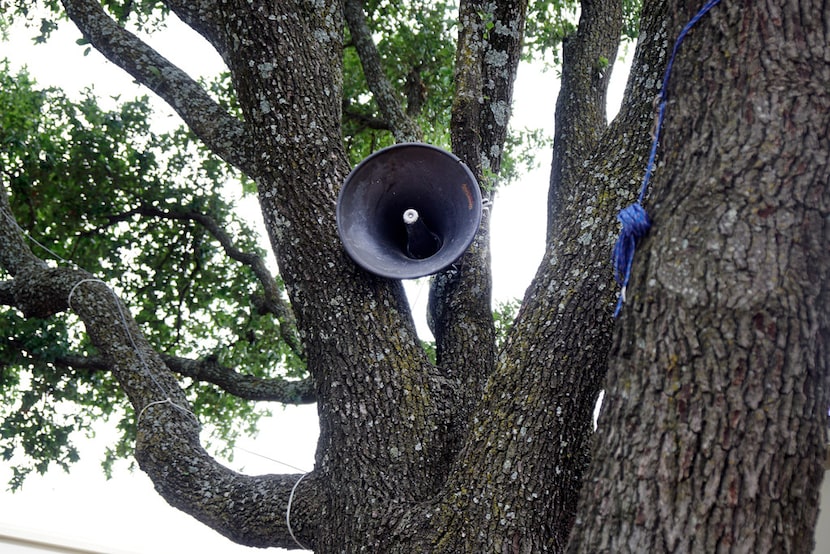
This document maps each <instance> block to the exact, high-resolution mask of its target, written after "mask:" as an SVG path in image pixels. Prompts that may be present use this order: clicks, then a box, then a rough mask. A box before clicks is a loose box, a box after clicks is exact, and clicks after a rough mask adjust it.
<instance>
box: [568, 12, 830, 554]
mask: <svg viewBox="0 0 830 554" xmlns="http://www.w3.org/2000/svg"><path fill="white" fill-rule="evenodd" d="M698 4H699V3H698V2H684V3H682V8H681V9H679V10H677V12H676V13H675V14H674V18H675V20H674V24H673V25H671V26H670V29H671V30H672V31H671V32H670V33H669V35H670V36H676V35H677V32H678V30H679V29H680V27H681V26H682V25H683V24H684V23H685V22H686V21H687V20H688V19H689V18H690V16H691V15H692V14H694V12H695V11H696V10H697V9H698V8H699V7H700V6H699V5H698ZM822 14H823V16H822ZM827 15H828V5H827V3H825V2H822V1H812V2H810V1H802V2H796V1H788V2H772V1H770V2H762V3H752V4H747V5H739V4H737V3H733V2H723V3H722V4H720V5H719V6H717V7H716V8H714V9H713V10H712V11H711V12H710V13H709V15H707V16H706V17H705V18H704V19H702V20H701V21H700V22H699V23H698V25H697V26H696V27H695V28H694V29H693V31H692V32H691V33H690V34H689V36H688V38H687V39H686V41H685V42H684V43H683V45H682V47H681V48H680V51H679V55H678V58H677V60H676V63H675V66H674V73H673V75H672V81H671V86H670V88H669V91H668V99H669V105H668V110H667V118H666V123H665V127H664V130H663V135H662V136H663V140H662V144H661V149H660V155H659V156H660V160H661V163H660V165H659V168H658V170H657V172H656V174H655V179H654V180H653V181H652V185H651V187H652V190H651V196H650V199H649V202H648V204H649V205H650V206H649V212H650V213H651V215H652V219H653V227H652V230H651V234H650V236H649V237H648V238H647V239H646V240H645V241H644V242H643V243H642V244H641V245H640V247H639V249H638V252H637V256H636V258H635V261H634V272H633V274H632V286H631V287H630V288H629V294H628V302H627V304H626V305H625V307H624V308H623V315H622V317H621V319H620V321H619V324H618V326H617V332H616V334H615V340H614V347H613V353H612V356H611V359H610V364H609V373H608V378H607V393H606V396H605V401H604V404H603V409H602V415H601V416H600V420H599V429H598V433H597V442H596V447H595V450H594V462H593V464H592V466H591V467H592V469H591V472H590V474H589V476H588V480H587V482H586V486H585V490H584V494H583V498H582V502H581V506H580V510H579V515H578V519H577V524H576V527H575V529H574V532H573V536H572V538H571V542H570V547H569V552H574V553H577V552H805V553H806V552H811V551H812V548H813V529H814V525H815V521H816V517H817V512H818V494H819V489H820V483H821V480H822V477H823V475H824V470H823V464H822V462H823V460H824V443H825V440H826V429H827V408H828V392H827V383H826V380H827V370H828V359H830V358H828V344H830V342H828V339H830V290H828V273H830V256H828V249H827V248H828V247H827V245H828V244H830V242H829V240H828V239H830V223H829V220H828V213H830V211H829V210H830V186H828V183H830V164H828V150H830V145H828V132H830V126H828V124H829V123H830V94H828V91H830V66H828V63H827V62H828V52H830V51H829V50H828V44H827V40H828V28H827V21H828V18H827Z"/></svg>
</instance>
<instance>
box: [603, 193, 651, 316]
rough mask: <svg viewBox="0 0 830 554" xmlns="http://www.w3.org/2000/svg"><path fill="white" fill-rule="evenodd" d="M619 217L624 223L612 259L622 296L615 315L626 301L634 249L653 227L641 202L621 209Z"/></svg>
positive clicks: (615, 314) (618, 301) (618, 300)
mask: <svg viewBox="0 0 830 554" xmlns="http://www.w3.org/2000/svg"><path fill="white" fill-rule="evenodd" d="M617 219H618V220H619V221H620V223H622V229H621V230H620V236H619V238H617V244H615V245H614V251H613V253H612V254H611V261H612V263H613V264H614V279H616V281H617V283H618V284H619V285H620V296H619V298H618V299H617V309H616V310H614V317H617V316H619V315H620V310H622V307H623V304H624V303H625V289H626V287H627V286H628V279H629V277H630V276H631V264H632V263H633V262H634V251H635V250H636V249H637V244H638V243H639V242H640V239H641V238H643V237H644V236H646V234H647V233H648V230H649V229H650V228H651V220H650V219H649V217H648V214H647V213H646V211H645V209H644V208H643V206H642V204H640V203H639V202H635V203H634V204H631V205H630V206H628V207H627V208H623V209H622V210H620V212H619V213H618V214H617Z"/></svg>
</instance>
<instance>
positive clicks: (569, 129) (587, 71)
mask: <svg viewBox="0 0 830 554" xmlns="http://www.w3.org/2000/svg"><path fill="white" fill-rule="evenodd" d="M581 6H582V13H581V15H580V18H579V25H578V27H577V30H576V33H575V34H574V35H573V36H569V37H566V39H565V40H564V42H563V53H562V80H561V83H560V89H559V98H558V99H557V101H556V117H555V127H554V135H553V162H552V165H551V173H550V189H549V192H548V194H549V197H548V237H549V238H550V235H551V233H553V226H554V225H555V224H556V221H557V220H558V219H559V213H560V212H559V210H560V209H561V205H562V203H563V202H564V201H566V199H567V198H568V195H569V194H571V193H572V192H573V190H574V188H575V187H578V186H579V185H580V182H579V181H580V175H581V174H582V164H583V163H584V160H586V159H587V158H589V157H590V156H591V155H592V153H593V151H594V149H595V147H596V145H597V142H598V141H599V138H600V136H601V135H602V133H603V132H604V131H605V129H606V125H607V124H606V92H607V90H608V83H609V82H610V80H611V69H612V68H613V63H614V60H615V59H616V57H617V48H618V46H619V42H620V33H621V28H620V26H619V22H620V21H621V20H622V3H621V2H617V1H614V2H611V3H610V4H609V3H607V2H599V1H597V0H584V1H583V2H582V3H581Z"/></svg>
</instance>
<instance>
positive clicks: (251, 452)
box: [233, 446, 308, 473]
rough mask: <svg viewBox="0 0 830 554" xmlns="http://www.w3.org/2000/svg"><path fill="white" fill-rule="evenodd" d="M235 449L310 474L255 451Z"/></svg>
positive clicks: (235, 447)
mask: <svg viewBox="0 0 830 554" xmlns="http://www.w3.org/2000/svg"><path fill="white" fill-rule="evenodd" d="M233 448H234V449H235V450H241V451H242V452H246V453H248V454H250V455H252V456H258V457H260V458H262V459H264V460H268V461H269V462H274V463H275V464H280V465H281V466H285V467H288V468H291V469H294V470H297V471H299V472H302V473H308V472H307V471H306V470H304V469H303V468H301V467H297V466H293V465H291V464H287V463H285V462H281V461H279V460H277V459H275V458H271V457H269V456H266V455H265V454H260V453H259V452H254V451H253V450H248V449H247V448H243V447H241V446H234V447H233Z"/></svg>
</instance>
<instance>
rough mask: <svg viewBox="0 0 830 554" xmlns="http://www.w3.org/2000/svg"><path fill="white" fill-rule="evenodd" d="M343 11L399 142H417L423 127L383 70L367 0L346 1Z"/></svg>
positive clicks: (377, 98)
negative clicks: (365, 8)
mask: <svg viewBox="0 0 830 554" xmlns="http://www.w3.org/2000/svg"><path fill="white" fill-rule="evenodd" d="M343 13H344V14H345V16H346V21H347V22H348V24H349V31H351V34H352V42H353V43H354V46H355V49H356V50H357V55H358V57H359V58H360V64H361V65H362V66H363V74H364V75H365V76H366V82H367V83H369V90H371V91H372V96H373V97H374V98H375V102H377V104H378V107H379V108H380V112H381V113H382V114H383V117H384V118H385V119H386V121H387V122H388V124H389V126H390V127H391V128H392V133H393V134H394V135H395V140H396V141H398V142H406V141H417V140H419V139H420V137H421V130H420V129H419V128H418V126H417V125H416V124H415V122H413V121H412V119H410V118H409V116H408V115H407V114H406V112H405V111H404V110H403V107H402V106H401V102H400V100H399V99H398V96H397V94H396V93H395V91H394V89H393V88H392V84H391V83H390V82H389V80H388V79H387V78H386V75H385V74H384V73H383V66H382V64H381V60H380V54H378V49H377V47H376V46H375V42H374V41H373V40H372V33H371V31H370V29H369V26H368V25H367V24H366V14H365V13H363V2H361V1H360V0H346V1H345V4H344V9H343Z"/></svg>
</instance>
